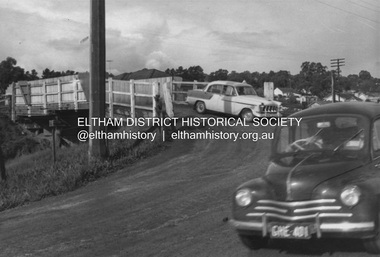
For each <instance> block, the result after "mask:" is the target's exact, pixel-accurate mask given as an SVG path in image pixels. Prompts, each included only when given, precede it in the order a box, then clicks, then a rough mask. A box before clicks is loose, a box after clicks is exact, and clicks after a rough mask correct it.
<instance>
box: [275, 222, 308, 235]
mask: <svg viewBox="0 0 380 257" xmlns="http://www.w3.org/2000/svg"><path fill="white" fill-rule="evenodd" d="M270 236H271V237H272V238H289V239H309V238H310V237H311V226H310V225H305V224H272V225H271V226H270Z"/></svg>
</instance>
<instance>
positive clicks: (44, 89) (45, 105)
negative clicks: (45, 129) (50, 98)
mask: <svg viewBox="0 0 380 257" xmlns="http://www.w3.org/2000/svg"><path fill="white" fill-rule="evenodd" d="M42 98H43V99H42V103H43V105H44V114H47V113H48V110H47V96H46V81H44V82H43V83H42Z"/></svg>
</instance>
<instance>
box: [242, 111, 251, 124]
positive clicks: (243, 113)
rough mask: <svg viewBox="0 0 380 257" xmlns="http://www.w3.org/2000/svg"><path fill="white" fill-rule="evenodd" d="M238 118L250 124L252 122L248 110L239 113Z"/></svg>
mask: <svg viewBox="0 0 380 257" xmlns="http://www.w3.org/2000/svg"><path fill="white" fill-rule="evenodd" d="M240 117H241V118H242V119H243V120H245V121H249V122H251V121H252V120H253V113H252V111H251V110H249V109H244V110H242V111H241V113H240Z"/></svg>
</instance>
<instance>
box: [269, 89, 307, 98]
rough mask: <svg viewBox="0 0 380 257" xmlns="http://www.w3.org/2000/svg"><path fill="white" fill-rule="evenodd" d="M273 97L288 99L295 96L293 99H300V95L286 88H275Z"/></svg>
mask: <svg viewBox="0 0 380 257" xmlns="http://www.w3.org/2000/svg"><path fill="white" fill-rule="evenodd" d="M273 93H274V96H277V97H286V98H288V97H290V96H295V97H301V95H300V94H298V93H297V92H296V90H294V89H293V88H286V87H283V88H281V87H276V88H275V89H274V91H273Z"/></svg>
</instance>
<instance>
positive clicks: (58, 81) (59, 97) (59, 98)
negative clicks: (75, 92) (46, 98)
mask: <svg viewBox="0 0 380 257" xmlns="http://www.w3.org/2000/svg"><path fill="white" fill-rule="evenodd" d="M57 88H58V92H57V94H58V110H60V109H61V106H62V94H61V92H62V90H61V80H60V79H58V80H57Z"/></svg>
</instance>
